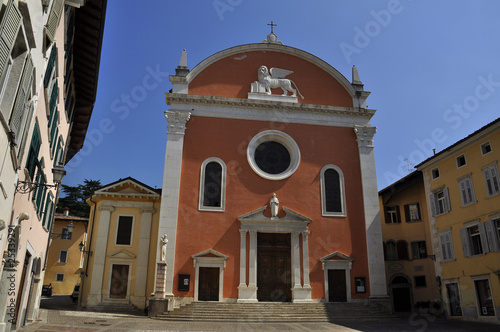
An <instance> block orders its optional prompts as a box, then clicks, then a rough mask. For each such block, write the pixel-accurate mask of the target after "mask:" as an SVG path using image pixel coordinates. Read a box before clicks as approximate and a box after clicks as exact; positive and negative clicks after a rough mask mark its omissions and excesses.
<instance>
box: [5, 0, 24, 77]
mask: <svg viewBox="0 0 500 332" xmlns="http://www.w3.org/2000/svg"><path fill="white" fill-rule="evenodd" d="M20 26H21V12H20V11H19V9H17V7H16V6H15V5H14V1H13V0H9V2H8V3H7V8H6V9H5V14H4V15H3V18H2V22H1V23H0V81H1V78H2V77H3V75H4V74H5V73H4V72H5V69H6V68H7V62H8V61H9V56H10V53H11V52H12V47H13V46H14V42H15V41H16V37H17V32H18V31H19V27H20Z"/></svg>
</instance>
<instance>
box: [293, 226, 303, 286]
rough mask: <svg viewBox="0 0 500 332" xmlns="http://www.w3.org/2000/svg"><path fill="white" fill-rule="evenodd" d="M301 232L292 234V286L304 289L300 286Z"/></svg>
mask: <svg viewBox="0 0 500 332" xmlns="http://www.w3.org/2000/svg"><path fill="white" fill-rule="evenodd" d="M299 234H300V233H299V232H292V243H291V246H292V248H291V250H292V284H293V288H302V285H301V284H300V243H299Z"/></svg>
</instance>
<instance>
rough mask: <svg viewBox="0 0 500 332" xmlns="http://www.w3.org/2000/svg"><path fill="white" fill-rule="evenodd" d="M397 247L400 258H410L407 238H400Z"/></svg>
mask: <svg viewBox="0 0 500 332" xmlns="http://www.w3.org/2000/svg"><path fill="white" fill-rule="evenodd" d="M397 249H398V259H406V260H408V259H410V254H409V251H408V242H406V241H405V240H400V241H398V243H397Z"/></svg>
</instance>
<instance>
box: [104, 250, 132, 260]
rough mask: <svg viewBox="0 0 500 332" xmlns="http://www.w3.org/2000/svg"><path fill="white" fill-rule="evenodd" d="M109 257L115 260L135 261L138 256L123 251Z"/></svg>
mask: <svg viewBox="0 0 500 332" xmlns="http://www.w3.org/2000/svg"><path fill="white" fill-rule="evenodd" d="M108 257H109V258H114V259H134V258H135V257H136V256H135V255H134V254H133V253H131V252H130V251H128V250H125V249H121V250H118V251H115V252H113V253H111V254H109V255H108Z"/></svg>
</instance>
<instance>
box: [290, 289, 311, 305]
mask: <svg viewBox="0 0 500 332" xmlns="http://www.w3.org/2000/svg"><path fill="white" fill-rule="evenodd" d="M311 291H312V288H311V287H307V286H305V287H300V288H299V287H297V288H292V299H293V300H292V302H293V303H312V302H313V301H312V299H311Z"/></svg>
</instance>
